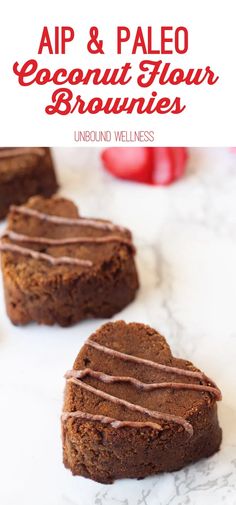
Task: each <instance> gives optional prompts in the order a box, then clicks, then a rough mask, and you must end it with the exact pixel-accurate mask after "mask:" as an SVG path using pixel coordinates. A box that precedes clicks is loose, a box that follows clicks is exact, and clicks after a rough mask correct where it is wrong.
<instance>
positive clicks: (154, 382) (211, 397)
mask: <svg viewBox="0 0 236 505" xmlns="http://www.w3.org/2000/svg"><path fill="white" fill-rule="evenodd" d="M66 380H67V382H66V389H65V398H64V409H63V414H62V439H63V458H64V464H65V466H66V467H67V468H69V469H70V470H71V471H72V473H73V474H74V475H83V476H84V477H89V478H91V479H94V480H96V481H98V482H103V483H111V482H113V480H114V479H118V478H122V477H136V478H142V477H145V476H147V475H151V474H156V473H159V472H166V471H173V470H179V469H180V468H182V467H183V466H185V465H187V464H188V463H192V462H194V461H197V460H199V459H200V458H203V457H207V456H211V455H212V454H214V453H215V452H216V451H218V449H219V446H220V443H221V438H222V433H221V429H220V427H219V424H218V418H217V406H216V401H217V400H220V399H221V393H220V391H219V389H218V388H217V386H216V385H215V384H214V382H213V381H212V380H211V379H209V378H208V377H207V376H206V375H205V374H204V373H202V372H200V371H199V370H198V369H197V368H196V367H195V366H194V365H193V364H192V363H190V362H189V361H186V360H184V359H178V358H175V357H174V356H173V355H172V354H171V351H170V348H169V346H168V344H167V342H166V340H165V339H164V337H162V336H161V335H160V334H159V333H158V332H157V331H155V330H153V329H152V328H150V327H149V326H145V325H144V324H138V323H131V324H126V323H125V322H124V321H117V322H115V323H107V324H105V325H103V326H102V327H101V328H100V329H99V330H98V331H96V332H95V333H94V334H93V335H91V336H90V337H89V339H88V340H87V341H86V342H85V345H84V346H83V347H82V349H81V351H80V353H79V354H78V356H77V358H76V360H75V363H74V366H73V370H70V371H69V372H67V373H66Z"/></svg>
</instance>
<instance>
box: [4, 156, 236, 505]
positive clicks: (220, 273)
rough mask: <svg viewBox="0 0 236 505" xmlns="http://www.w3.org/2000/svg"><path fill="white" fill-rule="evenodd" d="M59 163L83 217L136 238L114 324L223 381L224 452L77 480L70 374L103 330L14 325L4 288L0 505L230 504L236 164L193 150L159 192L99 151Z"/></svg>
mask: <svg viewBox="0 0 236 505" xmlns="http://www.w3.org/2000/svg"><path fill="white" fill-rule="evenodd" d="M54 155H55V158H56V162H57V163H56V167H57V170H58V171H59V177H60V183H61V193H62V194H63V195H64V196H67V197H69V198H71V199H73V200H74V201H75V202H77V203H78V205H79V206H80V212H81V214H82V215H85V216H95V217H102V218H109V219H112V220H113V221H114V222H116V223H120V224H121V225H122V224H123V225H125V226H128V227H129V228H130V229H131V230H132V232H133V234H134V241H135V244H136V246H137V266H138V272H139V276H140V290H139V291H138V293H137V297H136V299H135V301H134V302H133V303H132V304H130V305H129V306H128V307H126V308H125V309H124V310H123V311H122V312H121V313H119V314H117V315H116V316H114V319H119V318H123V319H125V320H126V321H139V322H144V323H147V324H150V325H151V326H153V327H155V328H157V329H159V331H160V332H162V333H163V334H164V335H165V336H166V338H167V339H168V342H169V344H170V345H171V347H172V350H173V352H174V354H175V355H176V356H180V357H182V358H186V359H189V360H191V361H193V362H194V363H195V365H196V366H198V367H200V368H201V369H202V370H204V372H205V373H207V374H208V375H209V376H210V377H212V378H213V379H214V380H215V381H216V382H217V384H218V385H219V387H220V388H221V389H222V393H223V401H222V402H221V403H220V404H219V420H220V425H221V426H222V428H223V443H222V447H221V450H220V451H219V452H218V453H217V454H215V455H214V456H213V457H211V458H208V459H205V460H202V461H199V462H198V463H196V464H194V465H189V466H187V467H186V468H184V469H183V470H181V471H180V472H174V473H171V474H168V473H167V474H163V475H159V476H154V477H150V478H147V479H144V480H140V481H137V480H135V479H134V480H128V479H127V480H121V481H117V482H115V483H114V484H113V485H108V486H106V485H101V484H98V483H95V482H93V481H91V480H88V479H84V478H82V477H73V476H72V475H71V473H70V472H69V471H68V470H66V469H65V468H64V466H63V464H62V448H61V440H60V413H61V409H62V398H63V389H64V379H63V375H64V373H65V371H66V370H68V369H70V368H71V366H72V364H73V362H74V359H75V357H76V355H77V353H78V352H79V350H80V348H81V346H82V344H83V342H84V340H85V339H86V338H87V337H88V336H89V335H90V334H91V333H92V332H93V331H94V330H95V329H96V328H98V327H99V326H100V324H102V323H103V322H105V321H104V320H90V321H86V322H82V323H80V324H77V325H75V326H74V327H72V328H58V327H56V326H55V327H46V326H38V325H36V324H29V325H27V326H26V327H15V326H13V325H12V324H11V322H10V321H9V320H8V318H7V317H6V314H5V307H4V300H3V293H2V282H1V279H0V504H1V505H235V503H236V460H235V458H236V396H235V389H236V379H235V359H236V310H235V300H236V222H235V221H236V219H235V216H236V200H235V192H236V156H235V155H233V154H230V153H229V152H228V151H226V150H224V149H222V150H219V149H218V150H209V151H206V150H202V149H201V150H199V149H197V150H193V151H192V155H191V158H190V160H189V164H188V171H187V173H186V176H185V177H184V178H183V179H181V180H180V181H179V182H178V183H176V184H173V185H172V186H170V187H166V188H158V187H150V186H145V185H142V184H141V185H140V184H135V183H128V182H125V181H119V180H116V179H114V178H113V177H111V176H109V174H107V173H106V172H105V171H103V170H102V168H101V167H100V166H99V159H98V153H97V151H96V150H94V149H82V150H78V149H68V150H63V149H58V150H56V151H54ZM88 167H89V169H88ZM127 202H128V203H127ZM140 202H141V205H140ZM4 227H5V223H2V226H1V229H4Z"/></svg>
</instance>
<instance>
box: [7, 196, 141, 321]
mask: <svg viewBox="0 0 236 505" xmlns="http://www.w3.org/2000/svg"><path fill="white" fill-rule="evenodd" d="M0 250H2V255H1V256H2V272H3V281H4V291H5V300H6V308H7V313H8V316H9V318H10V319H11V321H12V322H13V323H14V324H26V323H29V322H30V321H37V322H38V323H42V324H48V325H52V324H54V323H58V324H59V325H61V326H69V325H71V324H73V323H75V322H77V321H80V320H81V319H85V318H91V317H101V318H103V317H110V316H112V315H113V314H115V313H117V312H119V311H120V310H121V309H123V308H124V307H125V306H126V305H127V304H128V303H130V302H131V301H132V300H133V299H134V296H135V292H136V290H137V288H138V277H137V272H136V268H135V263H134V246H133V244H132V238H131V233H130V232H129V231H128V230H127V229H126V228H123V227H119V226H116V225H114V224H113V223H111V222H110V221H104V220H98V219H92V220H91V219H86V218H80V217H79V215H78V210H77V207H76V206H75V205H74V203H72V202H71V201H69V200H66V199H64V198H56V197H54V198H50V199H45V198H43V197H40V196H36V197H32V198H31V199H30V200H29V201H28V203H27V204H26V205H25V206H20V207H15V206H12V207H11V210H10V213H9V216H8V228H7V231H6V232H5V234H4V236H3V238H2V240H1V243H0Z"/></svg>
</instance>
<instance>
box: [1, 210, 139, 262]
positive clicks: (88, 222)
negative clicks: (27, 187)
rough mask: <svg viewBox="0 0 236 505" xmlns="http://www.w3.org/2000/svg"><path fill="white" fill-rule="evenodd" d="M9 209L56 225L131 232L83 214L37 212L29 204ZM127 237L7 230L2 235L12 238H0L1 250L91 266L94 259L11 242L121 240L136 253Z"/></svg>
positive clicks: (51, 243)
mask: <svg viewBox="0 0 236 505" xmlns="http://www.w3.org/2000/svg"><path fill="white" fill-rule="evenodd" d="M11 211H12V212H16V213H19V214H23V215H25V216H30V217H33V218H36V219H39V220H41V221H46V222H49V223H53V224H56V225H64V226H88V227H93V228H95V229H99V230H105V231H111V232H112V231H115V232H122V233H123V232H126V233H128V234H129V237H130V232H129V231H128V230H126V229H125V228H122V227H120V226H116V225H114V224H113V223H111V222H109V221H100V220H94V219H86V218H78V219H72V218H66V217H61V216H56V215H50V214H46V213H43V212H39V211H38V210H36V209H31V208H28V207H24V206H20V207H17V206H15V205H12V206H11ZM129 237H122V236H119V235H116V234H110V235H105V236H102V237H87V236H78V237H66V238H63V239H53V238H48V237H34V236H29V235H26V234H21V233H17V232H15V231H12V230H7V231H6V232H5V233H4V235H3V236H2V237H1V239H5V238H7V239H9V240H10V241H13V243H11V242H8V241H7V242H6V241H1V242H0V251H9V252H12V253H18V254H21V255H24V256H30V257H31V258H33V259H35V260H44V261H47V262H48V263H50V264H51V265H54V266H55V265H59V264H67V265H78V266H81V267H91V266H93V262H92V261H90V260H84V259H79V258H74V257H71V256H58V257H55V256H53V255H51V254H46V253H43V252H40V251H36V250H34V249H31V248H29V247H22V246H21V245H17V244H15V243H14V242H21V243H23V244H24V243H32V244H37V245H41V244H42V245H45V246H51V247H56V246H66V245H76V244H91V245H93V244H98V245H99V244H108V243H116V242H117V243H119V244H124V245H126V246H128V247H129V248H130V250H131V251H132V253H133V254H134V253H135V247H134V245H133V244H132V240H131V239H130V238H129Z"/></svg>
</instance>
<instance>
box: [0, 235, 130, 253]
mask: <svg viewBox="0 0 236 505" xmlns="http://www.w3.org/2000/svg"><path fill="white" fill-rule="evenodd" d="M5 237H6V238H9V239H10V240H13V241H15V242H31V243H32V244H45V245H49V246H63V245H73V244H106V243H109V242H118V243H119V244H126V245H127V246H129V247H130V248H131V249H132V251H133V252H134V251H135V248H134V246H133V244H132V242H131V240H129V239H128V238H127V239H126V238H123V237H119V236H118V235H107V236H105V237H68V238H63V239H52V238H47V237H31V236H29V235H25V234H21V233H16V232H14V231H11V230H7V231H6V232H5V233H4V235H3V236H2V238H5Z"/></svg>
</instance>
